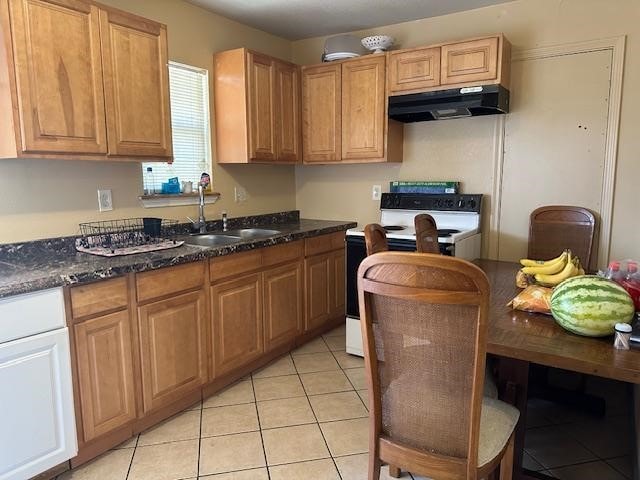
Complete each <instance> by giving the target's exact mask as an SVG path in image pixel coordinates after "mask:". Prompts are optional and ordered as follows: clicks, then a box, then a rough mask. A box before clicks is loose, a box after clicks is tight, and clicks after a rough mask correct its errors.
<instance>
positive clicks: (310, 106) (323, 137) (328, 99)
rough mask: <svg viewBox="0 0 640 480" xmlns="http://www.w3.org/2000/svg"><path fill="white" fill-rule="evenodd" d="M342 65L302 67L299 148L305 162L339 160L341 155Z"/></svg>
mask: <svg viewBox="0 0 640 480" xmlns="http://www.w3.org/2000/svg"><path fill="white" fill-rule="evenodd" d="M341 128H342V65H341V64H339V63H337V64H327V65H317V66H313V67H305V68H303V69H302V148H303V156H302V157H303V160H304V162H305V163H329V162H339V161H340V160H341V156H342V145H341V141H342V135H341Z"/></svg>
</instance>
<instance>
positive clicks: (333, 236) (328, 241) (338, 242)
mask: <svg viewBox="0 0 640 480" xmlns="http://www.w3.org/2000/svg"><path fill="white" fill-rule="evenodd" d="M344 235H345V233H344V232H335V233H330V234H328V235H320V236H319V237H313V238H307V239H306V240H305V241H304V242H305V243H304V255H305V256H306V257H308V256H310V255H317V254H319V253H325V252H330V251H332V250H338V249H340V248H343V247H344Z"/></svg>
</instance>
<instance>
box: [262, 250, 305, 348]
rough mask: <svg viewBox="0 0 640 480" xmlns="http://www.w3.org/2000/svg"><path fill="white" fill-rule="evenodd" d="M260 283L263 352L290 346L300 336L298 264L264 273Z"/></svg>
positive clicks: (300, 312)
mask: <svg viewBox="0 0 640 480" xmlns="http://www.w3.org/2000/svg"><path fill="white" fill-rule="evenodd" d="M263 280H264V348H265V351H270V350H273V349H274V348H277V347H279V346H280V345H282V344H285V343H287V342H293V341H294V340H295V338H296V337H297V336H298V335H299V334H300V333H301V332H302V318H303V315H302V304H303V297H302V285H303V283H302V263H301V262H295V263H291V264H288V265H283V266H282V267H278V268H274V269H271V270H267V271H266V272H264V273H263Z"/></svg>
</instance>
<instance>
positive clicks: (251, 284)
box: [211, 273, 264, 376]
mask: <svg viewBox="0 0 640 480" xmlns="http://www.w3.org/2000/svg"><path fill="white" fill-rule="evenodd" d="M211 306H212V320H213V326H212V338H213V354H214V359H215V360H214V362H215V365H214V372H215V375H216V376H219V375H221V374H224V373H227V372H230V371H232V370H234V369H235V368H238V367H241V366H243V365H245V364H247V363H249V362H251V361H252V360H254V359H255V358H257V357H259V356H260V355H261V354H262V352H263V351H264V346H263V345H264V343H263V333H262V275H261V274H259V273H257V274H253V275H247V276H245V277H241V278H238V279H235V280H230V281H228V282H223V283H219V284H217V285H213V286H212V287H211Z"/></svg>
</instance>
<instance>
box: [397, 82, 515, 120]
mask: <svg viewBox="0 0 640 480" xmlns="http://www.w3.org/2000/svg"><path fill="white" fill-rule="evenodd" d="M507 112H509V90H507V89H506V88H504V87H503V86H501V85H485V86H482V87H465V88H453V89H449V90H438V91H435V92H424V93H412V94H409V95H395V96H391V97H389V118H391V119H393V120H397V121H399V122H403V123H410V122H426V121H429V120H447V119H451V118H462V117H474V116H480V115H496V114H503V113H507Z"/></svg>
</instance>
